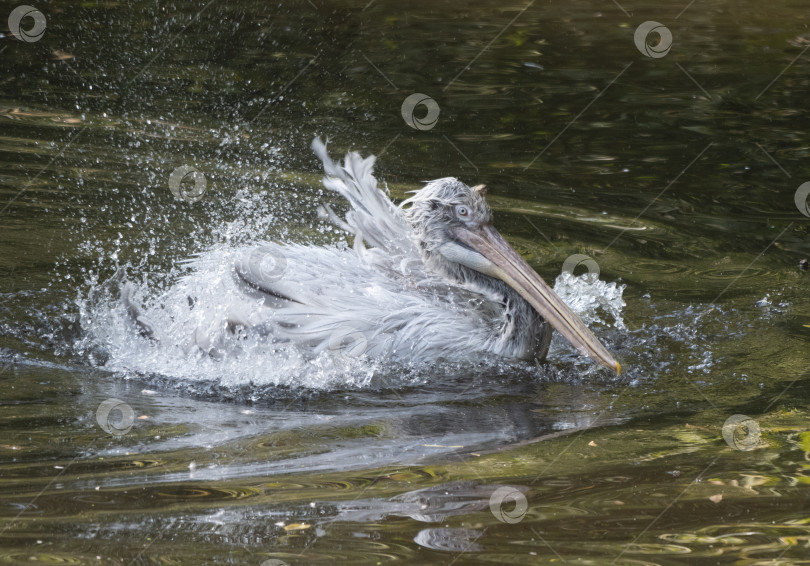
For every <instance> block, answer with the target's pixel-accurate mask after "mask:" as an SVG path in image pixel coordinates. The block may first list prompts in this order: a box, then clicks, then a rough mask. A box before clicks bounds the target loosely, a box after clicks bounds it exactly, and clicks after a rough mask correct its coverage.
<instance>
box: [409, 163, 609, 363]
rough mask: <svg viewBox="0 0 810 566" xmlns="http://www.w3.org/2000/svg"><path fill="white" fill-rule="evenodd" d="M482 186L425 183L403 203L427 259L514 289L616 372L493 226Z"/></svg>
mask: <svg viewBox="0 0 810 566" xmlns="http://www.w3.org/2000/svg"><path fill="white" fill-rule="evenodd" d="M485 194H486V189H485V187H484V186H483V185H478V186H475V187H468V186H467V185H465V184H464V183H462V182H461V181H459V180H458V179H455V178H452V177H447V178H444V179H437V180H435V181H431V182H430V183H428V184H427V185H426V186H425V187H424V188H423V189H421V190H419V191H416V193H415V194H414V195H413V196H412V197H411V198H409V199H407V200H406V201H404V202H403V203H402V205H401V206H402V208H403V210H404V212H405V217H406V218H407V219H408V222H409V223H410V225H411V228H412V230H413V232H414V237H415V239H416V241H417V242H418V244H419V245H420V247H421V248H422V251H423V253H424V254H425V256H426V259H427V261H428V262H429V263H430V264H433V265H435V266H437V267H439V266H440V267H441V268H442V269H443V270H444V271H447V272H448V273H449V274H451V275H453V274H454V273H453V272H454V267H455V268H456V269H455V270H456V271H458V270H459V267H458V266H463V268H468V269H472V270H474V271H476V272H478V273H482V274H484V275H487V276H489V277H493V278H495V279H499V280H501V281H503V282H504V283H506V284H507V285H508V286H509V287H511V288H512V289H514V290H515V291H516V292H517V293H518V294H519V295H520V296H521V297H523V299H524V300H525V301H526V302H528V303H529V304H530V305H531V306H532V308H534V310H536V311H537V313H538V314H540V316H542V317H543V318H544V319H545V320H546V321H547V322H549V323H550V324H551V326H552V327H554V329H555V330H557V331H558V332H559V333H560V334H562V335H563V336H565V338H566V339H567V340H568V341H569V342H570V343H571V344H572V345H573V346H574V347H575V348H576V349H577V350H578V351H579V352H580V353H581V354H583V355H585V356H588V357H589V358H591V359H592V360H594V361H597V362H599V363H601V364H602V365H604V366H606V367H609V368H611V369H613V370H615V371H616V372H617V373H619V372H621V365H619V362H617V361H616V360H614V359H613V356H611V355H610V353H609V352H608V351H607V349H606V348H605V347H604V346H603V345H602V344H601V343H600V342H599V340H597V338H596V337H595V336H594V335H593V333H592V332H591V331H590V330H589V329H588V327H587V326H585V324H583V322H582V320H580V318H579V317H578V316H577V315H576V314H575V313H574V312H573V311H572V310H571V309H570V308H569V307H568V305H566V304H565V303H564V302H563V300H562V299H561V298H560V297H559V296H558V295H557V294H556V293H555V292H554V290H553V289H552V288H551V287H549V286H548V285H547V284H546V282H545V281H543V279H542V278H541V277H540V276H539V275H538V274H537V273H536V272H535V271H534V270H533V269H532V268H531V267H529V264H527V263H526V262H525V261H524V260H523V258H521V257H520V255H518V253H517V252H516V251H515V250H514V249H512V247H511V246H510V245H509V244H508V243H507V242H506V240H504V239H503V237H502V236H501V235H500V234H499V233H498V231H497V230H495V228H494V227H493V226H492V211H491V210H490V208H489V206H488V205H487V203H486V199H485V198H484V196H485Z"/></svg>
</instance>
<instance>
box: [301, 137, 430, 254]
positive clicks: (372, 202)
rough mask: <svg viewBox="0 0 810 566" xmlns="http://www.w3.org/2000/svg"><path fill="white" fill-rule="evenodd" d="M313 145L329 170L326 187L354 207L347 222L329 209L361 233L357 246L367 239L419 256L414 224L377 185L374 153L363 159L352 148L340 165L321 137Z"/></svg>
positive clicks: (389, 249) (381, 246) (343, 224)
mask: <svg viewBox="0 0 810 566" xmlns="http://www.w3.org/2000/svg"><path fill="white" fill-rule="evenodd" d="M312 149H313V150H314V151H315V153H316V155H317V156H318V157H319V158H320V159H321V161H322V162H323V169H324V171H325V172H326V177H324V178H323V185H324V187H326V188H327V189H329V190H332V191H336V192H338V193H340V194H341V195H342V196H343V198H345V199H346V200H347V201H349V204H350V205H351V207H352V210H350V211H349V212H348V213H346V221H345V222H343V221H342V220H340V219H339V218H337V215H336V214H335V213H334V212H332V210H331V209H330V208H328V207H327V210H328V212H329V215H330V218H331V219H332V220H333V221H334V222H336V223H337V224H339V225H340V226H341V228H343V229H344V230H347V231H349V232H351V233H353V234H354V235H355V236H356V237H357V239H358V240H357V242H356V243H355V245H356V247H360V246H362V241H363V240H364V241H365V242H367V243H368V244H369V245H371V246H372V247H375V248H379V249H380V250H382V251H385V252H386V253H387V254H388V255H389V256H391V255H393V256H399V259H402V257H403V256H404V257H406V258H409V259H419V257H420V256H419V251H418V250H417V248H416V245H415V244H414V243H413V240H411V237H410V227H409V225H408V222H407V221H406V220H405V216H404V214H403V213H402V210H401V209H399V208H398V207H397V206H395V205H394V203H392V202H391V199H390V198H388V195H387V194H386V193H384V192H383V191H382V190H380V189H379V188H377V179H376V178H375V177H374V175H373V171H374V159H375V158H374V156H373V155H370V156H369V157H366V158H365V159H363V158H362V157H360V154H358V153H356V152H350V153H347V154H346V157H345V159H344V160H343V165H340V164H339V163H335V162H334V161H332V159H331V158H330V157H329V154H328V153H327V151H326V145H325V144H324V143H323V142H322V141H321V139H320V138H315V139H314V140H313V142H312Z"/></svg>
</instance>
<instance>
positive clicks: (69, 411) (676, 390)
mask: <svg viewBox="0 0 810 566" xmlns="http://www.w3.org/2000/svg"><path fill="white" fill-rule="evenodd" d="M686 4H687V3H684V4H683V5H680V6H664V5H658V4H647V5H644V4H637V5H633V6H629V5H627V6H625V5H624V2H620V3H619V4H616V3H594V2H579V3H575V4H570V3H569V4H566V3H550V4H549V3H544V4H542V5H541V4H538V3H536V2H535V3H530V2H525V3H517V4H509V3H507V4H503V3H474V4H472V5H465V6H464V7H463V8H461V7H459V5H457V4H456V3H445V4H442V3H436V2H416V3H411V4H409V6H408V9H407V10H402V9H401V7H400V6H399V5H394V4H391V3H387V2H383V1H378V2H371V3H368V2H360V3H357V4H348V5H344V4H337V3H331V2H325V1H324V2H321V1H317V0H316V1H314V2H289V3H286V2H285V3H282V4H280V5H276V4H274V5H269V4H268V5H264V4H261V5H254V4H251V3H245V2H236V3H234V2H230V3H227V4H220V3H208V4H193V3H188V2H180V3H176V4H175V5H173V6H171V7H168V6H163V5H159V4H154V3H153V4H142V3H141V4H135V5H133V6H130V7H129V8H131V9H122V7H121V6H119V5H117V4H115V3H85V4H82V5H70V6H68V5H62V4H60V3H59V2H57V3H49V4H47V5H37V6H35V7H36V8H37V9H38V10H40V11H41V12H42V14H43V16H44V18H45V26H46V27H45V32H44V33H43V34H42V36H41V37H39V38H38V39H36V41H31V42H28V41H23V40H19V39H16V37H18V36H15V35H14V34H13V33H12V32H13V30H8V31H6V30H5V29H0V66H2V69H3V71H4V72H3V74H2V78H0V83H1V84H2V85H3V88H2V94H1V95H0V124H2V125H1V126H0V225H2V237H0V380H2V386H3V394H2V395H0V408H2V412H0V423H2V426H3V430H4V436H3V438H2V440H0V477H2V482H3V489H2V490H0V539H2V544H0V547H2V550H0V562H2V563H9V564H18V563H19V564H22V563H25V564H30V563H31V562H44V563H67V564H98V563H100V562H104V563H110V564H126V565H129V564H195V565H196V564H240V565H242V564H255V565H261V564H262V563H264V562H265V561H270V560H278V561H283V562H284V563H287V564H290V565H296V564H313V563H357V564H366V563H368V564H378V563H384V562H389V561H394V560H398V561H400V562H404V563H419V564H449V563H454V564H465V563H472V562H488V563H498V562H501V563H516V562H517V563H547V562H555V563H559V562H563V561H566V562H570V561H574V560H587V561H590V562H594V563H614V564H630V563H632V564H704V563H705V564H716V563H719V562H721V563H726V562H734V563H736V564H752V565H753V564H765V563H771V564H776V563H788V562H790V563H800V562H801V561H802V560H806V558H805V556H806V549H807V546H808V544H810V532H808V527H807V524H806V523H807V517H806V515H807V513H806V507H807V505H806V501H807V496H808V491H807V490H808V484H810V480H808V470H809V469H810V464H808V454H809V453H810V440H809V439H808V432H807V417H808V415H807V411H806V408H807V407H806V399H807V398H808V395H810V387H809V386H808V380H807V366H808V363H810V360H809V359H808V358H807V355H806V352H807V348H806V342H807V336H808V334H807V333H808V328H807V327H806V326H807V325H810V320H808V317H807V316H806V313H807V312H808V308H810V302H808V298H807V293H805V292H804V291H805V289H806V285H807V276H808V274H807V273H806V272H803V271H801V270H799V269H798V268H797V266H798V262H799V260H800V259H803V258H806V257H808V256H810V246H808V240H807V226H808V224H807V222H806V220H807V218H806V216H804V215H803V213H802V212H801V211H800V210H797V206H796V204H795V202H794V201H795V198H794V197H795V193H796V190H797V187H799V185H801V183H803V182H804V181H806V180H807V179H806V178H804V176H805V174H806V166H805V165H804V164H805V163H806V161H807V158H808V147H807V144H806V143H804V142H803V141H802V140H804V138H805V137H806V132H807V130H808V126H810V125H809V124H808V123H807V116H806V112H805V111H804V108H805V106H806V95H805V94H806V91H807V88H808V86H810V81H808V78H807V65H808V59H807V57H808V55H807V53H805V52H804V49H805V48H806V47H807V45H808V43H807V42H808V36H807V30H806V25H807V23H808V22H807V19H808V16H807V14H805V13H804V11H802V10H800V9H799V8H798V7H797V6H796V5H794V4H791V3H789V2H781V1H778V2H771V3H769V4H768V9H767V10H765V9H763V8H762V7H761V6H760V5H758V4H756V3H752V2H742V3H731V2H725V1H719V0H718V1H711V2H701V3H693V4H690V5H689V6H686ZM524 8H525V10H524ZM13 9H14V6H13V5H7V6H6V7H3V8H0V21H1V22H3V25H9V26H11V25H13V20H12V22H11V23H8V20H9V19H8V15H9V13H10V12H11V10H13ZM625 10H627V12H625ZM648 21H655V22H659V23H661V24H662V25H664V26H666V27H667V29H668V30H669V31H670V32H671V35H672V45H671V49H670V50H669V52H667V54H666V55H665V56H663V57H651V56H645V55H644V54H643V52H644V49H642V48H641V47H639V46H638V45H635V44H634V41H633V39H634V37H633V36H634V31H635V30H636V29H638V26H639V25H641V24H642V23H644V22H648ZM31 23H32V22H29V21H28V20H23V27H24V29H29V27H26V26H29V25H30V24H31ZM652 39H653V40H654V39H655V38H652ZM651 41H652V40H651ZM413 93H423V94H424V95H425V96H428V97H430V98H431V99H432V100H433V101H434V102H435V105H436V106H437V107H438V108H439V110H440V112H439V114H438V118H437V119H436V120H435V123H434V122H430V121H429V120H426V119H425V118H426V117H423V115H422V114H421V113H420V112H421V111H423V110H425V109H424V108H422V107H419V108H417V109H416V114H414V118H415V120H414V121H413V123H412V124H411V125H409V123H408V122H407V120H403V117H402V103H403V101H404V100H405V99H406V97H407V96H409V95H411V94H413ZM420 109H421V110H420ZM414 125H419V126H420V127H419V128H415V127H414ZM315 135H322V136H329V137H330V138H331V140H332V147H333V148H334V149H335V151H336V152H339V151H343V150H345V149H348V148H352V149H357V150H359V151H361V152H362V153H363V154H371V153H373V154H377V155H380V156H381V157H380V160H379V168H378V173H379V176H380V178H381V180H384V181H385V182H386V183H387V184H388V187H389V189H390V191H391V194H392V196H394V197H395V198H397V199H401V198H403V197H404V196H405V194H406V191H408V190H412V189H415V188H417V187H418V186H419V183H420V182H421V181H423V180H425V179H429V178H436V177H442V176H447V175H456V176H458V177H460V178H461V179H462V180H464V181H466V182H469V183H471V184H474V183H478V182H482V183H486V184H487V185H488V186H489V188H490V193H489V194H490V196H489V197H488V199H489V201H490V203H491V204H492V205H493V208H494V209H495V213H496V218H495V222H496V225H497V226H498V227H499V229H500V230H501V231H502V232H503V233H504V234H505V236H506V237H507V239H509V241H510V242H511V243H512V244H513V245H514V246H515V248H516V249H517V250H518V251H519V252H520V253H521V254H522V255H523V256H524V257H525V258H526V259H527V261H529V262H530V263H531V264H532V266H533V267H535V268H536V269H537V270H538V272H540V273H541V274H542V275H543V277H544V278H546V280H548V281H553V280H555V279H556V278H557V276H558V275H559V274H560V271H561V266H563V265H564V262H565V261H566V260H567V259H568V258H569V257H571V256H572V255H574V254H582V255H586V256H588V257H590V258H593V259H594V260H595V261H596V263H597V265H598V268H599V272H600V279H601V281H603V282H605V283H607V284H610V283H616V284H617V285H618V287H615V288H613V291H610V289H608V288H607V287H601V288H600V289H599V292H594V293H585V292H582V289H581V288H580V289H577V288H576V283H572V282H571V281H565V280H562V281H560V282H558V285H560V286H561V287H558V288H568V289H569V291H570V294H569V296H570V297H571V298H572V299H573V298H575V297H576V298H578V299H581V300H582V301H583V303H584V304H583V305H581V308H582V310H583V312H587V313H589V315H593V316H594V317H599V318H601V319H602V320H603V322H599V321H597V320H595V318H594V319H591V320H590V323H591V324H595V325H598V327H599V329H600V332H601V333H603V334H604V337H605V340H606V341H607V342H608V343H609V344H610V345H611V349H612V350H614V351H615V352H616V353H617V355H618V356H619V357H620V359H621V360H622V362H623V365H624V366H625V368H626V370H627V371H626V374H623V376H622V377H621V378H618V379H617V378H614V377H612V376H607V375H605V374H604V373H602V372H599V371H594V370H593V368H592V366H591V365H590V364H589V363H587V362H584V361H583V360H581V359H580V358H579V357H578V356H576V355H575V354H573V352H572V351H571V350H570V348H568V347H567V346H566V345H565V344H564V343H561V342H558V341H555V343H554V345H553V350H552V356H551V363H550V364H548V365H543V366H536V365H534V364H503V363H499V362H498V361H491V360H470V361H469V362H468V363H463V364H444V365H442V364H437V365H435V366H432V367H430V368H424V367H422V368H414V367H411V368H396V369H392V368H390V367H382V366H379V365H374V364H372V365H371V366H370V367H364V368H363V370H364V371H365V372H366V373H365V374H364V376H363V379H360V378H358V379H357V380H356V381H350V380H347V379H344V377H345V376H343V377H338V378H336V374H334V373H330V372H329V371H328V370H325V369H324V368H323V367H320V368H318V367H315V368H313V367H307V368H304V366H295V365H293V366H281V367H280V368H279V367H273V368H270V367H266V368H265V367H262V365H261V364H257V363H252V364H250V367H248V368H242V369H243V370H245V371H243V373H240V372H239V370H240V368H239V367H238V366H231V367H229V369H228V370H227V371H223V370H222V368H221V366H220V367H219V368H217V366H216V365H211V367H210V368H207V369H206V371H198V370H199V369H200V368H199V366H195V365H194V364H185V365H183V367H182V368H180V369H182V370H184V371H185V373H183V372H178V371H166V369H167V368H166V367H162V368H159V367H157V366H156V365H152V366H149V365H148V364H140V363H138V362H139V361H142V360H140V359H139V358H137V356H143V358H144V359H147V358H148V356H149V355H150V354H152V353H153V352H150V351H149V346H148V345H147V344H144V343H135V342H130V343H128V342H126V341H123V342H122V341H121V340H118V341H117V342H116V338H121V337H120V336H118V337H116V336H115V335H114V332H115V327H114V325H113V326H103V324H102V323H103V322H104V320H103V319H104V317H105V316H114V314H115V313H114V311H113V310H112V307H111V308H110V310H107V311H104V310H100V311H99V310H96V311H93V310H92V309H88V308H87V306H88V305H99V304H103V302H104V300H106V299H108V298H109V297H112V294H110V295H105V292H107V291H106V287H105V286H104V285H105V282H107V281H109V280H110V278H111V277H113V276H114V274H115V273H116V272H117V271H118V270H119V269H122V270H124V271H126V273H127V275H128V276H129V277H130V278H131V279H132V280H134V281H135V282H136V283H137V284H138V285H139V287H140V288H142V289H145V290H147V292H148V293H151V295H150V296H151V297H152V298H155V297H159V296H160V295H161V294H162V293H164V292H166V291H167V290H168V289H170V288H172V287H171V286H172V285H174V284H176V282H177V281H178V279H179V278H181V277H182V276H183V275H184V274H185V271H184V268H183V265H182V264H181V263H179V262H180V261H181V260H184V259H187V258H189V257H191V256H193V255H194V254H197V253H199V252H201V251H204V250H208V249H211V248H212V247H214V246H226V247H236V246H239V245H242V244H244V243H246V242H251V241H254V240H255V239H257V238H266V239H273V240H290V241H298V242H307V243H315V244H324V243H334V242H337V241H339V240H341V239H342V238H343V235H342V234H341V233H339V232H338V231H336V230H334V229H333V228H332V227H331V226H329V225H328V223H326V222H324V221H323V220H322V219H320V218H319V217H318V216H317V213H316V209H317V205H318V204H323V203H327V204H332V205H335V206H338V207H340V204H339V203H338V202H337V201H336V200H330V199H332V197H331V196H330V195H324V194H322V192H321V189H320V188H319V178H320V175H321V173H320V170H319V166H318V164H317V163H316V162H315V160H314V159H313V158H312V155H311V152H310V151H309V149H308V148H309V143H310V141H311V139H312V138H313V137H314V136H315ZM176 171H180V172H181V173H188V175H187V176H186V177H185V180H183V179H180V184H179V185H178V186H174V185H171V182H172V179H173V177H172V173H173V172H176ZM180 177H182V175H180ZM178 178H179V177H178ZM200 178H202V179H204V181H205V183H204V185H200V187H197V188H201V190H199V191H198V193H199V194H198V193H189V191H190V190H193V189H195V187H196V185H194V182H195V180H197V179H200ZM173 189H176V190H173ZM177 195H180V197H181V199H180V200H178V199H177V198H176V196H177ZM198 197H199V198H198ZM192 201H193V202H192ZM577 273H579V272H577ZM572 285H573V286H572ZM621 286H624V287H623V293H620V296H618V297H615V296H614V297H613V298H614V299H616V302H609V301H608V302H606V301H605V299H606V298H607V297H608V296H609V294H610V293H611V292H615V291H616V290H617V289H620V288H622V287H621ZM600 301H601V302H602V303H604V304H603V305H602V306H601V307H600V308H598V309H597V308H595V306H596V305H595V303H599V302H600ZM620 301H624V302H626V306H624V307H623V308H618V310H616V309H617V305H618V304H619V302H620ZM604 307H608V308H604ZM617 315H618V316H620V319H619V320H620V321H621V322H623V324H624V326H626V328H624V327H622V325H621V324H619V325H617V326H614V323H615V321H616V316H617ZM88 319H90V320H89V321H88ZM93 324H95V325H96V326H95V327H94V328H96V329H98V328H106V329H108V331H109V333H108V334H107V335H104V334H103V333H102V335H101V336H100V339H98V340H89V339H88V333H87V328H88V325H93ZM601 335H602V334H600V336H601ZM95 338H99V336H95ZM116 344H118V345H121V344H129V345H130V346H132V348H131V349H130V350H128V356H125V357H124V361H125V362H128V363H124V364H119V365H115V364H111V363H110V360H111V357H110V346H111V345H112V346H114V345H116ZM119 359H120V358H119ZM152 361H154V360H152ZM180 365H182V364H180ZM169 369H171V368H169ZM174 369H177V368H174ZM178 376H180V378H178ZM307 376H309V378H311V379H310V381H309V385H310V386H309V387H307V388H305V389H301V388H300V386H301V385H302V383H304V382H306V379H305V378H306V377H307ZM366 377H367V378H368V379H365V378H366ZM317 379H321V380H322V381H317ZM329 380H331V381H329ZM326 381H329V386H328V387H320V388H319V387H312V386H311V385H312V384H313V383H319V384H322V383H324V382H326ZM110 399H117V400H119V401H120V402H122V403H124V404H126V406H128V407H129V408H130V409H131V413H130V412H128V411H123V412H121V410H120V408H119V409H118V410H117V411H118V412H115V411H113V412H112V413H111V415H108V417H109V418H110V419H112V420H111V421H110V423H112V425H115V426H112V425H111V426H112V428H110V426H108V427H107V428H108V430H109V431H110V432H106V431H105V430H104V429H103V428H102V426H101V425H100V424H99V420H98V418H99V417H98V415H97V413H98V409H99V407H100V406H103V403H104V402H105V401H107V400H110ZM109 406H110V407H113V405H109ZM116 406H119V405H116ZM119 407H120V406H119ZM732 415H744V416H745V417H748V418H749V419H753V422H755V423H756V425H757V426H758V428H759V432H760V436H759V438H758V440H757V441H756V442H755V443H753V445H752V446H747V445H746V448H752V449H750V450H748V449H746V450H738V449H735V448H734V447H733V446H731V445H729V444H727V442H726V441H725V440H724V435H723V432H724V430H723V425H724V423H726V422H727V420H728V419H729V417H731V416H732ZM116 419H118V420H116ZM116 426H120V427H122V430H125V429H128V430H127V432H126V433H125V434H118V433H117V432H116V430H117V429H116V428H115V427H116ZM129 427H131V428H129ZM737 432H740V431H737ZM743 432H744V431H743ZM731 438H736V437H734V436H732V437H731ZM732 444H733V443H732ZM500 488H507V489H511V490H514V491H510V492H509V493H511V494H512V495H513V496H512V498H511V499H509V498H507V499H504V500H503V501H504V503H503V505H502V506H501V505H500V504H498V505H494V506H493V496H494V494H496V493H504V492H498V490H499V489H500ZM520 497H523V498H525V502H526V507H525V512H523V511H521V509H522V507H519V505H520ZM493 509H494V510H493ZM513 519H517V520H515V521H513ZM510 521H513V522H510ZM111 540H114V541H115V545H114V546H111V545H110V543H109V541H111Z"/></svg>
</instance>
